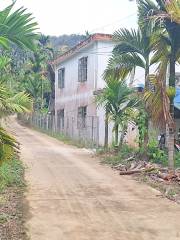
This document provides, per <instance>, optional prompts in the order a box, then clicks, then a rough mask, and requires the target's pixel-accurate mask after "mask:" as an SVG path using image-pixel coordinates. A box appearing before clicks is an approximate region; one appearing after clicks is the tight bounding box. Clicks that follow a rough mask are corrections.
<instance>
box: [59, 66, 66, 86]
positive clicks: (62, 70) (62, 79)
mask: <svg viewBox="0 0 180 240" xmlns="http://www.w3.org/2000/svg"><path fill="white" fill-rule="evenodd" d="M58 88H59V89H63V88H65V67H62V68H59V69H58Z"/></svg>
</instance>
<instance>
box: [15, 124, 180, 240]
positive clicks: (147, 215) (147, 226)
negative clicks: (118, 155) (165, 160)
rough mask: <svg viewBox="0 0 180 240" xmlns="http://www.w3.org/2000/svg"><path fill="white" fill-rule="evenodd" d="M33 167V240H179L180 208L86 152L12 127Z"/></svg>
mask: <svg viewBox="0 0 180 240" xmlns="http://www.w3.org/2000/svg"><path fill="white" fill-rule="evenodd" d="M11 129H12V131H13V132H14V133H15V135H16V137H17V138H18V140H19V141H20V143H21V144H22V145H21V157H22V159H23V161H24V162H25V164H26V165H27V166H28V168H27V170H26V179H27V181H28V184H29V187H28V193H27V194H26V198H27V201H28V203H29V218H28V221H27V227H28V230H29V235H30V239H31V240H176V239H177V240H180V206H178V205H176V204H175V203H172V202H170V201H169V200H167V199H163V198H161V197H160V196H158V195H159V192H158V191H156V190H153V189H152V188H150V187H148V186H145V185H143V184H139V183H137V182H135V181H134V180H132V179H131V178H130V177H121V176H119V175H118V173H115V172H113V171H112V170H111V169H110V168H108V167H105V166H102V165H100V164H99V162H98V160H97V159H95V158H93V157H92V155H91V154H90V153H89V152H88V151H87V150H85V149H84V150H83V149H77V148H76V147H72V146H67V145H65V144H63V143H61V142H59V141H57V140H55V139H53V138H51V137H48V136H46V135H44V134H41V133H39V132H36V131H33V130H30V129H27V128H25V127H22V126H20V125H19V124H17V123H13V124H12V125H11Z"/></svg>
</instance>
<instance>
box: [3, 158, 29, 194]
mask: <svg viewBox="0 0 180 240" xmlns="http://www.w3.org/2000/svg"><path fill="white" fill-rule="evenodd" d="M23 173H24V167H23V165H22V162H21V161H20V160H19V159H18V158H16V157H13V158H11V159H10V160H9V161H5V162H3V163H2V164H1V165H0V191H2V190H3V189H4V188H5V187H11V186H24V182H23Z"/></svg>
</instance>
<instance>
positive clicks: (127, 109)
mask: <svg viewBox="0 0 180 240" xmlns="http://www.w3.org/2000/svg"><path fill="white" fill-rule="evenodd" d="M96 101H97V103H98V105H99V106H103V107H104V108H105V110H106V112H108V117H109V120H112V121H113V122H114V131H115V144H116V145H118V142H119V127H121V130H125V128H126V126H127V123H128V121H129V120H130V116H131V113H132V111H134V109H135V107H136V106H137V103H138V101H137V99H136V98H135V97H133V90H132V89H130V88H128V87H127V85H126V83H125V81H124V80H120V81H117V80H116V79H114V78H113V77H109V79H108V80H106V87H105V88H104V89H103V90H102V91H101V92H100V93H99V94H98V95H97V97H96Z"/></svg>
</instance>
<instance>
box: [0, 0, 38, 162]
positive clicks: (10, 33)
mask: <svg viewBox="0 0 180 240" xmlns="http://www.w3.org/2000/svg"><path fill="white" fill-rule="evenodd" d="M14 4H15V3H13V4H11V5H10V6H8V7H6V8H5V9H4V10H2V11H0V47H1V56H0V118H3V117H5V116H8V115H10V114H13V113H22V112H28V111H31V110H32V105H33V104H32V100H31V98H30V97H29V95H28V94H26V93H24V92H20V93H14V92H11V91H10V89H9V88H8V87H7V82H6V81H5V78H4V74H6V73H7V70H6V68H8V65H9V63H10V59H9V58H6V57H4V56H3V55H2V49H3V48H6V49H7V48H8V49H10V47H12V44H16V45H17V46H18V47H21V48H29V49H31V50H33V49H35V40H36V39H37V34H36V33H35V30H36V28H37V23H36V22H34V20H33V18H32V15H31V14H29V13H26V9H25V8H20V9H18V10H15V11H13V7H14ZM14 148H17V142H16V140H15V139H14V138H13V137H11V136H10V135H9V134H8V133H7V132H6V131H5V130H4V129H3V128H2V127H0V161H2V160H4V159H5V158H6V157H5V155H9V154H10V153H13V149H14Z"/></svg>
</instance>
